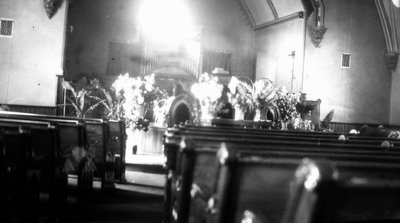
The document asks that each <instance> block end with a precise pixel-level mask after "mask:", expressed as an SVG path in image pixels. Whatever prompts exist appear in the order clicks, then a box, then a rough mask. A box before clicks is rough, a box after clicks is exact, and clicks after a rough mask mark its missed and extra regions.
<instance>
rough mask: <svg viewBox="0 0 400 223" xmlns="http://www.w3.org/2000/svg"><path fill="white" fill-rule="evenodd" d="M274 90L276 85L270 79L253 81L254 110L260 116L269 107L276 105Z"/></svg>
mask: <svg viewBox="0 0 400 223" xmlns="http://www.w3.org/2000/svg"><path fill="white" fill-rule="evenodd" d="M276 91H277V90H276V87H275V86H274V84H273V83H272V81H270V80H267V79H261V80H258V81H256V82H255V83H254V93H253V100H254V103H255V107H256V110H258V111H259V112H260V116H261V117H262V116H264V115H265V113H266V112H267V111H268V110H269V109H271V108H273V107H275V106H276V105H275V100H276V98H277V94H276ZM264 119H265V118H264Z"/></svg>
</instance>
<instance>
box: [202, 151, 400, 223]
mask: <svg viewBox="0 0 400 223" xmlns="http://www.w3.org/2000/svg"><path fill="white" fill-rule="evenodd" d="M232 155H233V156H231V155H229V156H223V157H220V160H221V164H222V167H221V170H220V174H219V175H220V177H219V180H218V184H217V186H216V191H215V192H216V193H215V194H214V195H213V197H212V199H211V200H210V202H209V204H210V205H209V207H208V210H209V212H210V213H211V215H210V216H209V218H208V221H207V222H241V220H242V218H243V215H244V213H245V212H246V211H251V212H252V213H254V215H255V216H257V218H258V219H261V222H280V221H281V220H282V218H283V214H284V213H285V207H286V202H287V200H288V198H289V197H290V191H291V190H292V188H291V185H292V179H293V176H294V173H295V170H296V168H297V166H298V163H300V161H301V159H302V157H299V158H286V157H284V156H281V157H280V158H277V157H260V156H257V155H255V156H254V155H250V156H247V155H245V156H242V155H239V156H238V155H237V154H232ZM315 158H318V157H315ZM326 159H329V161H332V162H334V164H335V166H336V168H337V169H338V171H339V173H340V175H339V177H340V178H341V179H350V178H352V177H354V176H357V177H361V178H368V179H369V178H380V179H385V178H392V177H396V178H398V177H399V172H398V171H399V170H400V169H399V168H400V165H399V164H398V162H397V163H382V161H383V160H375V161H362V162H359V161H354V160H353V159H348V160H337V159H334V158H331V157H329V156H328V157H326Z"/></svg>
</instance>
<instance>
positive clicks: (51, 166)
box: [0, 111, 126, 222]
mask: <svg viewBox="0 0 400 223" xmlns="http://www.w3.org/2000/svg"><path fill="white" fill-rule="evenodd" d="M125 135H126V134H125V126H124V123H123V122H122V121H104V120H101V119H79V118H72V117H59V116H45V115H36V114H27V113H16V112H6V111H1V112H0V148H1V151H0V181H1V183H0V193H1V194H0V203H1V204H2V205H1V206H2V207H5V209H3V210H5V212H4V213H6V214H2V219H3V220H5V222H38V213H39V210H37V207H38V206H39V204H42V203H46V204H47V206H48V207H50V208H51V210H50V213H51V214H54V215H57V212H62V211H63V209H64V208H65V206H66V204H67V202H68V199H69V197H70V195H71V192H70V188H71V187H72V188H74V190H73V191H74V194H75V195H76V196H77V197H79V198H83V197H84V196H85V195H87V194H88V192H90V191H92V190H93V185H96V182H97V183H98V184H99V185H100V188H101V190H104V189H110V188H113V187H114V183H116V182H122V181H123V179H124V171H125V170H124V151H125V137H126V136H125ZM54 219H57V216H55V217H54V218H53V220H54Z"/></svg>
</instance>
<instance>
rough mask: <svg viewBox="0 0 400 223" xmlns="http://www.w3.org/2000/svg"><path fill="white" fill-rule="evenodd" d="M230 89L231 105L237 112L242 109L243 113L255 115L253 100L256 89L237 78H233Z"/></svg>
mask: <svg viewBox="0 0 400 223" xmlns="http://www.w3.org/2000/svg"><path fill="white" fill-rule="evenodd" d="M228 88H229V90H230V92H231V93H230V103H231V104H232V105H233V106H234V107H235V109H236V110H238V109H240V111H241V112H243V113H247V114H249V113H254V112H255V109H256V107H255V104H254V100H253V94H254V88H253V86H251V85H249V84H247V83H246V82H244V81H240V80H239V79H237V78H236V77H234V76H233V77H232V78H231V81H230V82H229V85H228Z"/></svg>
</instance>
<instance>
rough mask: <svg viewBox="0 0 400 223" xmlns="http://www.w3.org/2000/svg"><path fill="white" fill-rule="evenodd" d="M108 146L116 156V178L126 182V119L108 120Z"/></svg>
mask: <svg viewBox="0 0 400 223" xmlns="http://www.w3.org/2000/svg"><path fill="white" fill-rule="evenodd" d="M107 134H108V148H107V151H111V153H112V154H114V157H115V174H114V175H115V176H114V177H115V180H116V181H119V182H125V148H126V137H127V136H126V130H125V123H124V121H117V120H110V121H108V129H107Z"/></svg>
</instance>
